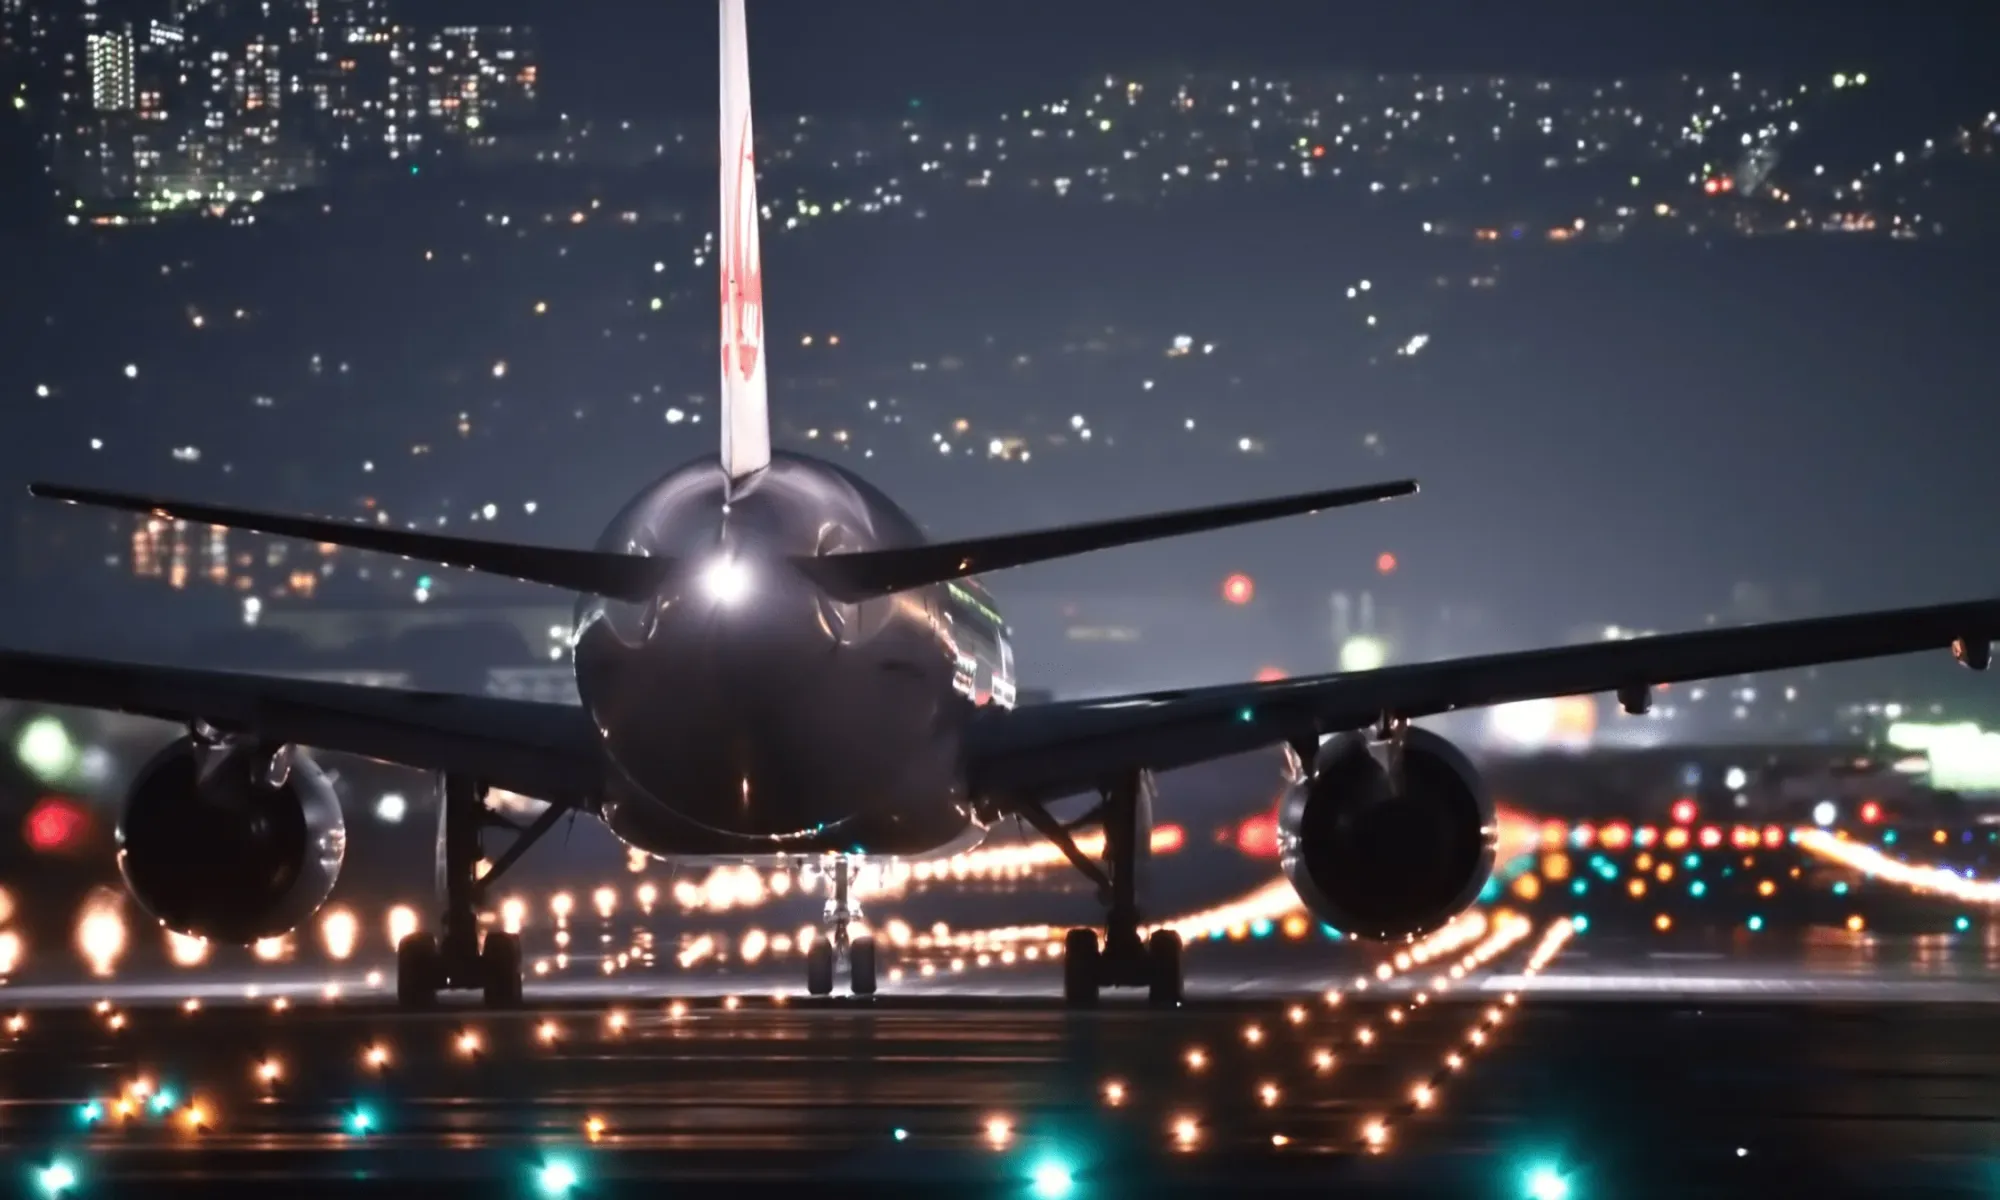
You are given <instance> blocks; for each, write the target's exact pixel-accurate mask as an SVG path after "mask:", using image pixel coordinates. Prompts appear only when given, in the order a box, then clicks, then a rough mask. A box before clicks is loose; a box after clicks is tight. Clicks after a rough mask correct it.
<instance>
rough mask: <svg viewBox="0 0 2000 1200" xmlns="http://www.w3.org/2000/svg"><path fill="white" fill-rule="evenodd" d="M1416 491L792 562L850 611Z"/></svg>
mask: <svg viewBox="0 0 2000 1200" xmlns="http://www.w3.org/2000/svg"><path fill="white" fill-rule="evenodd" d="M1416 490H1417V484H1416V481H1415V480H1413V479H1398V480H1393V481H1391V482H1389V483H1375V484H1368V485H1366V486H1364V487H1352V488H1339V489H1336V490H1334V491H1329V492H1308V493H1306V494H1304V495H1300V496H1276V497H1273V498H1271V499H1268V500H1247V501H1243V502H1241V503H1238V504H1221V505H1217V506H1215V507H1213V508H1190V509H1183V510H1181V511H1179V512H1169V513H1149V514H1147V515H1146V516H1141V517H1122V518H1119V519H1117V520H1113V521H1097V522H1093V523H1091V524H1089V525H1066V526H1063V527H1061V528H1057V529H1036V530H1030V531H1028V532H1025V533H1003V534H998V535H995V536H993V537H979V538H966V539H964V540H962V541H956V542H938V543H934V544H932V545H927V546H911V547H908V548H906V549H900V550H858V551H855V552H853V553H851V554H828V555H822V556H820V557H817V558H797V559H794V560H793V561H794V562H795V563H796V564H797V565H798V568H799V569H800V570H801V571H803V572H805V574H806V575H807V576H808V577H809V578H811V579H812V580H813V582H815V583H817V584H818V585H819V586H820V587H822V588H824V589H825V590H826V592H827V594H829V595H831V596H833V597H834V598H835V599H837V600H843V601H847V602H849V603H852V602H855V601H859V600H866V599H869V598H870V597H874V596H886V595H889V594H891V593H893V592H902V591H908V590H909V589H911V588H917V587H923V586H924V585H926V584H932V583H944V582H945V581H947V580H952V579H963V578H964V577H965V576H967V575H977V574H981V573H983V572H986V571H999V570H1004V569H1005V568H1007V567H1020V566H1026V565H1027V564H1029V563H1038V562H1047V561H1049V560H1050V559H1056V558H1068V557H1069V556H1070V555H1073V554H1087V553H1089V552H1090V551H1092V550H1106V549H1109V548H1111V547H1113V546H1127V545H1131V544H1133V543H1135V542H1151V541H1157V540H1159V539H1161V538H1170V537H1179V536H1180V535H1182V534H1185V533H1202V532H1205V531H1207V530H1210V529H1226V528H1228V527H1230V526H1232V525H1249V524H1252V523H1254V522H1257V521H1269V520H1272V519H1274V518H1276V517H1289V516H1295V515H1297V514H1299V513H1309V512H1318V511H1319V510H1320V509H1323V508H1346V507H1348V506H1350V505H1355V504H1367V503H1369V502H1371V501H1375V500H1393V499H1395V498H1396V497H1398V496H1408V495H1412V494H1414V493H1415V492H1416Z"/></svg>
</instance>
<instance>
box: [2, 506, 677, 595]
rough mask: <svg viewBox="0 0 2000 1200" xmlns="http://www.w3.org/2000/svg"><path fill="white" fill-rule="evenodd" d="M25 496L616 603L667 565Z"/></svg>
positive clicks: (314, 520)
mask: <svg viewBox="0 0 2000 1200" xmlns="http://www.w3.org/2000/svg"><path fill="white" fill-rule="evenodd" d="M28 493H29V494H30V495H33V496H39V497H41V498H43V499H45V500H62V501H65V502H67V503H70V504H89V505H92V506H95V507H97V508H113V509H122V510H124V511H125V512H134V513H147V514H150V515H152V516H157V517H164V518H166V519H167V520H170V521H191V522H194V523H196V524H200V525H226V526H228V527H230V528H232V529H249V530H254V531H256V532H258V533H272V534H277V535H278V536H280V537H295V538H304V539H305V540H307V541H312V542H331V543H332V544H334V545H336V546H350V547H352V548H354V549H356V550H374V551H378V552H380V553H382V554H396V555H401V556H402V557H404V558H414V559H421V560H423V561H425V562H433V563H437V564H438V565H440V566H446V567H457V568H459V569H461V570H466V571H483V572H485V573H486V574H489V575H505V576H508V577H510V578H513V579H522V580H526V581H527V582H529V583H543V584H547V585H549V586H550V587H558V588H566V589H568V590H570V591H573V592H588V593H591V594H593V595H599V596H610V597H613V598H615V599H619V600H632V601H640V600H647V599H650V598H651V597H652V596H653V595H655V594H656V593H657V591H658V589H659V586H660V583H661V581H662V579H663V578H664V577H665V576H666V575H667V573H668V572H669V571H670V570H672V567H673V564H672V562H671V561H669V560H667V559H662V558H648V557H645V556H643V555H637V554H607V553H604V552H601V551H596V550H563V549H556V548H553V547H549V546H521V545H515V544H513V543H510V542H489V541H484V540H481V539H479V538H463V537H446V536H444V535H443V534H435V533H417V532H414V531H412V530H405V529H387V528H382V527H380V526H375V525H361V524H357V523H355V522H353V521H336V520H327V519H324V518H319V517H293V516H286V515H284V514H282V513H266V512H257V511H255V510H252V509H247V508H225V507H223V506H221V505H215V504H190V503H187V502H185V501H180V500H163V499H160V498H158V497H153V496H133V495H128V494H125V493H121V492H100V491H96V490H94V489H91V488H76V487H66V486H63V485H61V484H54V483H32V484H29V485H28Z"/></svg>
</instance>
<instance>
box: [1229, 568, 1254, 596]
mask: <svg viewBox="0 0 2000 1200" xmlns="http://www.w3.org/2000/svg"><path fill="white" fill-rule="evenodd" d="M1256 594H1257V584H1256V582H1255V581H1254V580H1252V579H1251V578H1250V577H1249V576H1248V575H1245V574H1243V573H1242V572H1241V571H1238V572H1237V573H1236V574H1234V575H1231V576H1230V577H1229V578H1227V579H1225V580H1223V581H1222V598H1223V599H1224V600H1227V601H1229V602H1230V603H1231V604H1248V603H1250V598H1251V597H1253V596H1255V595H1256Z"/></svg>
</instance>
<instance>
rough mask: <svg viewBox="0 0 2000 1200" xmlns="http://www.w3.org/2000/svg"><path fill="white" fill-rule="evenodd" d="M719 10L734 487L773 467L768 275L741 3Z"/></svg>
mask: <svg viewBox="0 0 2000 1200" xmlns="http://www.w3.org/2000/svg"><path fill="white" fill-rule="evenodd" d="M721 4H722V159H721V162H722V209H721V227H720V228H721V232H720V245H719V253H718V254H717V258H718V260H719V261H718V266H719V267H720V269H721V272H722V422H721V424H722V469H723V472H724V473H725V474H726V475H728V477H729V481H730V482H731V483H732V484H734V483H738V482H741V481H742V480H744V479H746V478H748V477H749V476H751V475H754V474H756V473H757V472H759V471H761V470H763V469H764V468H765V467H767V466H769V465H770V464H771V413H770V399H769V391H768V389H767V388H766V386H765V381H764V272H763V265H762V259H761V256H760V254H759V252H758V245H757V222H758V210H757V161H756V155H755V143H754V141H753V140H752V137H751V131H750V47H749V41H748V38H747V37H746V35H745V31H744V20H743V0H721Z"/></svg>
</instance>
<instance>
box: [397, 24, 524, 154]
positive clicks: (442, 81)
mask: <svg viewBox="0 0 2000 1200" xmlns="http://www.w3.org/2000/svg"><path fill="white" fill-rule="evenodd" d="M535 60H536V53H535V35H534V31H533V30H532V29H529V28H527V27H525V26H518V25H455V26H450V27H448V28H445V29H440V30H437V31H436V32H434V33H432V34H430V36H429V37H428V38H427V39H426V40H425V43H424V54H423V78H424V87H423V106H424V116H425V118H426V119H427V120H428V122H429V123H430V124H431V125H432V126H433V127H435V128H438V129H439V130H440V131H442V132H445V133H449V134H457V135H467V134H469V135H474V136H478V135H481V134H486V135H488V136H490V135H491V132H492V130H493V128H494V127H495V126H496V125H501V126H504V125H506V124H508V123H510V122H512V121H515V120H518V119H520V118H522V117H525V116H527V115H528V114H530V113H532V112H533V111H534V106H535V99H536V92H537V88H538V85H539V82H540V81H539V79H538V71H539V68H538V67H537V65H536V61H535Z"/></svg>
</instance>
